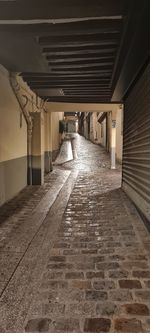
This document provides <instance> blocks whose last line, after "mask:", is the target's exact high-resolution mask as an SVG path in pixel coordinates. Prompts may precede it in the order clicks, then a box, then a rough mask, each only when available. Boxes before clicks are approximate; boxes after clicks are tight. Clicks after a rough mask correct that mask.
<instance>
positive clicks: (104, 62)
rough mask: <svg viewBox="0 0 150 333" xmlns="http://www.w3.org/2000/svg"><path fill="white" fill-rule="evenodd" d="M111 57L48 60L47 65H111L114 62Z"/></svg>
mask: <svg viewBox="0 0 150 333" xmlns="http://www.w3.org/2000/svg"><path fill="white" fill-rule="evenodd" d="M112 60H113V59H79V60H73V61H70V60H69V61H59V62H56V61H48V64H49V66H51V67H54V66H57V67H64V66H67V67H68V66H72V67H73V66H78V65H79V66H82V65H85V66H87V65H93V64H94V65H95V64H99V65H102V66H105V65H107V64H108V66H109V65H113V64H114V62H113V61H112Z"/></svg>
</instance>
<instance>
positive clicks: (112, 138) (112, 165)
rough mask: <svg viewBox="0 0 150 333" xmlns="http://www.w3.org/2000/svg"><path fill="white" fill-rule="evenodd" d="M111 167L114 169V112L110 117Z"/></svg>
mask: <svg viewBox="0 0 150 333" xmlns="http://www.w3.org/2000/svg"><path fill="white" fill-rule="evenodd" d="M111 169H116V112H115V111H112V117H111Z"/></svg>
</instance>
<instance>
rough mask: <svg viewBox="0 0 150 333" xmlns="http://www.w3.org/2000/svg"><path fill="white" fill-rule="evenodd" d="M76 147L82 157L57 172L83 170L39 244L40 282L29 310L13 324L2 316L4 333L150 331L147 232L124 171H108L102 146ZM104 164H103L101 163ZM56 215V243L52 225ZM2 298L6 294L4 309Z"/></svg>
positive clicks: (31, 296) (79, 144)
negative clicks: (126, 185) (127, 192)
mask: <svg viewBox="0 0 150 333" xmlns="http://www.w3.org/2000/svg"><path fill="white" fill-rule="evenodd" d="M74 145H75V146H76V149H77V155H78V157H79V158H78V159H77V160H75V161H74V162H69V163H65V166H64V165H63V166H62V167H60V168H59V170H60V171H61V170H64V169H65V168H66V169H70V170H71V172H72V176H71V177H73V172H74V170H76V169H78V173H77V174H76V176H75V182H74V187H73V189H72V190H71V192H70V193H71V195H70V197H69V196H68V198H69V201H68V204H67V206H66V208H64V210H62V216H61V215H60V213H59V209H60V208H59V205H60V204H61V201H59V200H60V199H58V200H56V204H57V208H55V212H53V213H51V220H50V221H51V223H50V224H48V225H47V228H46V236H45V241H44V243H43V244H44V245H43V246H44V249H45V250H44V252H43V254H42V247H41V249H39V253H40V255H41V259H40V260H41V261H38V258H36V261H37V265H39V264H40V265H41V266H40V267H38V270H37V272H40V273H38V274H40V276H39V278H38V275H37V274H36V270H33V274H34V275H36V279H37V282H38V283H37V286H36V288H33V290H32V291H31V293H30V294H29V296H28V303H27V306H26V308H24V314H23V313H22V314H20V312H19V313H18V312H16V316H21V318H22V319H21V318H20V319H18V318H17V319H16V318H15V317H13V320H14V321H13V323H12V322H11V324H10V321H11V313H8V316H7V324H6V323H5V325H4V317H3V323H2V320H1V321H0V325H1V326H0V327H1V328H2V330H1V331H2V332H7V333H25V332H35V333H38V332H48V333H65V332H68V333H69V332H74V333H84V332H111V333H116V332H126V333H127V332H132V333H137V332H141V333H142V332H144V333H149V332H150V322H149V314H150V312H149V311H150V284H149V281H150V278H149V272H150V252H149V247H148V241H149V234H148V231H147V229H146V228H145V226H144V224H143V222H142V221H141V219H140V217H139V215H138V213H137V212H136V210H135V208H134V207H133V205H132V203H131V202H130V201H129V200H128V198H127V197H126V195H125V194H124V193H123V192H122V190H121V189H120V180H121V178H120V169H118V170H115V171H111V170H109V158H108V155H107V154H106V153H104V151H103V149H101V148H100V147H99V146H95V145H93V144H91V143H90V142H88V141H85V140H84V139H83V138H80V137H79V138H78V140H77V141H76V142H74ZM79 149H81V150H80V151H79ZM98 153H99V155H98ZM102 164H103V166H104V165H105V168H104V167H102V168H100V165H102ZM76 177H77V178H76ZM68 182H69V180H68ZM64 186H65V185H64ZM64 195H65V191H64ZM58 216H59V223H58V229H57V230H56V231H55V235H54V240H53V243H52V244H51V246H50V238H49V235H50V231H49V234H48V230H50V229H51V228H52V222H53V220H54V217H55V220H58ZM35 240H36V239H35ZM37 244H38V243H37ZM26 256H27V254H26V255H25V257H26ZM16 260H17V258H16ZM42 261H43V262H42ZM18 288H19V286H16V293H18V292H19V291H18ZM27 288H28V286H27ZM6 295H7V290H6ZM8 300H9V297H8ZM4 302H5V294H4V296H3V298H2V301H1V304H2V306H4ZM20 302H23V299H22V298H21V300H20ZM14 306H15V304H14ZM4 309H6V308H5V307H4ZM18 311H19V310H18ZM1 314H3V316H4V312H0V315H1ZM10 327H11V328H10Z"/></svg>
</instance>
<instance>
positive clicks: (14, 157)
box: [0, 66, 27, 205]
mask: <svg viewBox="0 0 150 333" xmlns="http://www.w3.org/2000/svg"><path fill="white" fill-rule="evenodd" d="M21 115H22V112H21V109H20V106H19V104H18V102H17V100H16V97H15V95H14V93H13V90H12V88H11V85H10V82H9V73H8V72H7V70H5V69H4V68H3V67H2V66H0V205H2V204H3V203H4V202H5V201H7V200H9V199H11V198H12V197H13V196H14V195H15V194H17V193H18V192H19V191H20V190H21V189H22V188H23V187H25V186H26V184H27V125H26V121H25V119H24V117H23V116H22V125H21V127H20V120H21Z"/></svg>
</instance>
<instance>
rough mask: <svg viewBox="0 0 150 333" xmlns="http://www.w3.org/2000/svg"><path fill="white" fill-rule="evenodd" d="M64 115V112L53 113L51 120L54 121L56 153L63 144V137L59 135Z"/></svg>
mask: <svg viewBox="0 0 150 333" xmlns="http://www.w3.org/2000/svg"><path fill="white" fill-rule="evenodd" d="M63 118H64V113H63V112H52V113H51V120H52V151H53V152H56V151H58V150H59V147H60V143H61V135H60V133H59V121H60V120H63Z"/></svg>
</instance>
